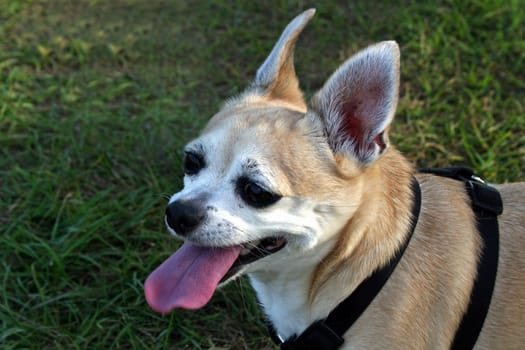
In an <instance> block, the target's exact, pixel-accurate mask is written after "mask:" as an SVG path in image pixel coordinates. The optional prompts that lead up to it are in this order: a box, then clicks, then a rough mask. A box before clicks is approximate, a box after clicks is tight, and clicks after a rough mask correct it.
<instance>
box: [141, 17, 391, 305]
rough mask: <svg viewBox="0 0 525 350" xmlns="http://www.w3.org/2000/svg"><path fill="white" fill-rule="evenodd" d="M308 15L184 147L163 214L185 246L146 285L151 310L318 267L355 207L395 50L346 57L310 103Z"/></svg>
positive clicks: (379, 139)
mask: <svg viewBox="0 0 525 350" xmlns="http://www.w3.org/2000/svg"><path fill="white" fill-rule="evenodd" d="M314 12H315V11H314V10H308V11H306V12H304V13H302V14H301V15H299V16H298V17H296V18H295V19H294V20H293V21H292V22H291V23H290V24H289V25H288V26H287V27H286V29H285V30H284V32H283V34H282V35H281V37H280V39H279V40H278V42H277V43H276V45H275V46H274V48H273V50H272V51H271V53H270V55H269V56H268V58H267V59H266V61H265V62H264V63H263V64H262V66H261V67H260V68H259V69H258V71H257V74H256V77H255V80H254V82H253V83H252V84H251V86H250V87H249V88H248V89H247V90H246V91H245V92H244V93H243V94H242V95H240V96H238V97H236V98H234V99H231V100H230V101H228V102H227V103H226V104H225V106H224V107H223V108H222V110H221V111H220V112H219V113H217V114H216V115H215V116H214V117H213V118H212V119H211V120H210V121H209V123H208V125H207V126H206V128H205V129H204V130H203V132H202V133H201V135H200V136H199V137H197V138H196V139H195V140H193V141H191V142H190V143H189V144H188V145H187V146H186V148H185V159H184V172H185V176H184V188H183V189H182V190H181V191H180V192H178V193H176V194H174V195H173V196H172V197H171V199H170V201H169V204H168V208H167V210H166V216H165V221H166V224H167V226H168V229H169V231H170V232H171V233H172V234H174V235H176V236H178V237H181V238H183V239H184V240H185V244H184V245H183V247H182V248H181V249H180V250H179V251H178V252H177V253H175V254H174V255H172V257H170V258H169V259H168V260H167V261H166V262H165V263H164V264H163V265H161V266H160V267H159V268H158V269H157V270H156V271H155V272H153V273H152V274H151V275H150V277H149V278H148V280H147V281H146V285H145V291H146V298H147V300H148V302H149V304H150V305H151V306H152V307H153V308H154V309H155V310H157V311H160V312H168V311H169V310H171V309H172V308H174V307H183V308H190V309H191V308H198V307H201V306H203V305H204V304H205V303H206V302H207V301H208V300H209V299H210V298H211V295H212V293H213V291H214V290H215V288H216V286H217V284H219V283H221V282H226V281H228V280H231V279H232V278H234V277H235V276H238V275H240V274H242V273H245V272H254V273H257V272H258V271H279V270H280V269H282V268H283V266H286V265H287V264H288V263H289V262H291V261H293V260H294V259H297V258H298V257H299V256H304V255H305V254H307V255H308V256H310V257H313V259H318V260H320V259H321V258H322V252H323V249H322V247H327V246H329V245H330V244H333V241H334V236H336V234H337V233H338V232H339V231H340V230H341V229H342V227H343V226H344V225H345V223H346V222H347V221H348V220H349V218H350V217H352V215H353V213H354V211H355V210H356V208H358V207H359V204H360V201H361V198H362V197H363V193H362V192H363V191H362V186H361V182H362V176H359V175H361V174H362V173H363V172H364V171H365V170H366V169H369V168H370V167H371V166H373V164H374V163H375V161H376V160H377V159H378V158H379V157H381V156H382V155H383V154H384V153H385V151H386V150H387V149H388V146H389V143H388V137H387V129H388V126H389V124H390V122H391V120H392V118H393V114H394V110H395V107H396V104H397V94H398V84H399V83H398V81H399V50H398V47H397V44H395V43H394V42H383V43H379V44H376V45H374V46H371V47H369V48H367V49H365V50H364V51H362V52H360V53H358V54H356V55H355V56H353V57H351V58H350V59H349V60H348V61H346V62H345V63H344V64H343V65H342V66H341V67H340V68H339V69H338V70H337V71H336V72H335V73H334V74H333V75H332V77H331V78H330V79H329V80H328V81H327V83H326V84H325V85H324V87H323V88H322V89H321V90H320V91H319V92H318V93H317V94H316V95H315V96H314V97H313V99H312V101H311V102H310V104H309V105H308V106H307V105H306V103H305V102H304V100H303V96H302V93H301V91H300V90H299V87H298V85H299V84H298V80H297V77H296V75H295V70H294V65H293V49H294V45H295V42H296V40H297V38H298V36H299V33H300V32H301V31H302V29H303V28H304V26H305V25H306V23H307V22H308V21H309V20H310V19H311V17H312V16H313V14H314ZM309 252H310V253H309Z"/></svg>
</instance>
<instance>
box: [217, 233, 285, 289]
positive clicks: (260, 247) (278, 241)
mask: <svg viewBox="0 0 525 350" xmlns="http://www.w3.org/2000/svg"><path fill="white" fill-rule="evenodd" d="M285 245H286V239H285V238H284V237H268V238H264V239H262V240H258V241H254V242H249V243H245V244H242V249H241V251H240V253H239V256H238V257H237V259H236V260H235V261H234V262H233V265H232V266H231V267H230V269H229V270H228V272H226V274H225V275H224V277H223V278H222V279H221V280H220V282H219V283H224V282H226V281H228V280H229V279H230V278H232V277H234V276H235V275H237V273H238V272H239V271H241V270H242V268H243V267H244V266H246V265H248V264H251V263H253V262H255V261H257V260H259V259H262V258H264V257H266V256H268V255H271V254H274V253H277V252H278V251H279V250H281V249H283V248H284V246H285Z"/></svg>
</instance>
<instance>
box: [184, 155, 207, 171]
mask: <svg viewBox="0 0 525 350" xmlns="http://www.w3.org/2000/svg"><path fill="white" fill-rule="evenodd" d="M202 168H204V159H203V158H202V156H200V155H197V154H195V153H186V156H185V157H184V174H186V175H195V174H197V173H198V172H199V171H200V170H201V169H202Z"/></svg>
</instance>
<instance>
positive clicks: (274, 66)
mask: <svg viewBox="0 0 525 350" xmlns="http://www.w3.org/2000/svg"><path fill="white" fill-rule="evenodd" d="M314 14H315V9H309V10H306V11H304V12H303V13H301V14H300V15H299V16H297V17H295V18H294V19H293V20H292V21H291V22H290V23H289V24H288V26H286V28H285V29H284V31H283V33H282V34H281V37H280V38H279V40H278V41H277V43H276V44H275V46H274V47H273V49H272V51H271V52H270V55H269V56H268V57H267V58H266V60H265V61H264V63H263V64H262V65H261V66H260V67H259V69H258V70H257V74H256V76H255V80H254V82H253V85H252V89H255V93H256V94H258V95H264V96H267V97H269V98H270V99H279V100H284V101H286V102H289V103H292V104H294V105H297V106H300V107H301V108H303V109H306V105H305V103H304V100H303V94H302V92H301V90H300V89H299V81H298V80H297V76H296V75H295V68H294V47H295V43H296V42H297V38H298V37H299V34H300V33H301V32H302V30H303V29H304V27H305V26H306V24H307V23H308V21H310V19H311V18H312V17H313V15H314Z"/></svg>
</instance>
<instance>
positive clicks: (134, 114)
mask: <svg viewBox="0 0 525 350" xmlns="http://www.w3.org/2000/svg"><path fill="white" fill-rule="evenodd" d="M316 6H317V9H318V13H317V15H316V17H315V18H314V20H313V21H312V22H311V24H310V25H309V27H308V28H307V30H306V32H305V33H304V35H303V37H302V38H301V39H300V42H299V44H298V48H297V56H296V62H297V71H298V73H299V76H300V77H301V83H302V86H303V88H304V89H305V90H306V93H307V95H311V94H312V93H313V92H315V90H316V89H317V88H319V87H320V86H321V84H322V83H323V82H324V81H325V79H326V78H327V77H328V75H329V74H330V73H331V72H332V71H333V70H335V68H336V67H337V66H338V65H339V64H340V63H342V61H343V60H344V59H345V58H346V57H348V56H349V55H350V54H351V53H352V52H355V51H356V50H358V49H359V48H362V47H364V46H366V45H368V44H370V43H373V42H376V41H380V40H386V39H395V40H397V41H398V42H399V44H400V45H401V50H402V86H401V90H402V94H401V98H400V103H399V108H398V113H397V117H396V118H397V119H396V122H395V125H394V127H393V130H392V132H391V138H392V141H393V142H394V143H395V144H396V145H397V146H398V148H400V149H401V150H402V151H403V152H404V153H405V154H406V155H407V157H408V158H410V159H412V160H413V161H414V162H416V163H417V164H418V165H426V166H444V165H448V164H456V165H457V164H465V165H468V166H471V167H473V168H475V169H476V170H477V171H478V172H479V173H480V174H483V175H484V176H485V177H486V178H487V179H488V180H490V181H494V182H496V181H498V182H504V181H515V180H519V179H521V180H523V179H524V178H525V176H524V175H525V174H524V169H525V168H524V166H523V164H525V106H524V103H525V102H524V101H525V81H524V80H523V72H524V71H525V29H524V28H525V14H524V13H523V11H522V9H523V8H524V7H525V3H524V1H523V0H508V1H507V0H505V1H504V0H499V1H498V0H496V1H493V0H477V1H461V2H456V1H418V2H414V1H408V0H406V1H401V2H393V1H384V2H382V3H380V4H378V3H374V2H370V1H361V0H356V1H353V2H351V3H348V4H346V3H345V2H337V3H336V2H329V1H322V2H320V3H319V4H318V5H316ZM306 7H307V5H305V4H304V2H302V1H291V2H284V1H271V2H264V3H261V2H247V1H246V2H244V1H228V2H222V1H207V2H204V1H195V2H186V1H160V0H155V1H144V0H121V1H112V2H109V1H108V2H104V1H97V0H82V1H80V0H79V1H47V2H46V1H31V0H27V1H23V0H3V1H0V258H1V259H0V269H1V273H0V279H1V282H2V283H1V284H0V323H1V326H0V347H1V348H2V349H35V348H38V349H88V348H89V349H121V348H122V349H166V348H169V349H270V348H272V345H271V342H270V341H269V339H268V337H267V335H266V331H265V329H264V326H263V322H262V318H261V315H260V313H259V311H258V307H257V303H256V301H255V297H254V295H253V292H252V291H251V289H250V288H249V286H248V283H247V282H246V281H245V280H242V281H240V282H238V283H236V284H233V285H230V286H228V287H227V288H225V289H223V290H221V291H219V292H218V293H217V294H216V296H215V297H214V299H213V301H212V302H211V304H209V305H208V306H207V307H206V308H204V309H203V310H200V311H197V312H183V311H177V312H174V313H172V314H171V315H168V316H161V315H157V314H155V313H153V312H152V311H151V310H150V309H149V308H148V307H147V305H146V303H145V301H144V297H143V291H142V288H143V281H144V279H145V278H146V277H147V275H148V273H149V272H150V271H152V269H153V268H154V267H156V266H157V265H158V264H159V263H160V262H161V261H162V260H163V259H164V258H165V257H167V256H168V255H169V254H170V253H171V252H172V251H173V250H174V249H175V247H176V245H177V243H176V242H174V241H173V240H172V239H170V238H169V237H168V235H167V233H166V232H165V230H164V228H163V225H162V222H161V217H162V213H163V210H164V205H165V199H163V195H164V194H171V193H173V192H176V191H177V190H178V189H179V188H180V186H181V164H180V163H181V149H182V146H183V145H184V144H185V143H186V142H187V141H188V140H189V139H191V138H192V137H193V136H195V135H196V134H197V132H198V130H199V129H200V128H201V127H202V126H203V125H204V124H205V123H206V121H207V119H208V118H209V116H210V115H212V114H213V112H214V111H216V109H217V107H218V106H219V105H220V103H221V101H222V100H224V99H225V98H227V97H229V96H231V95H232V94H235V93H237V92H240V91H242V89H243V88H244V86H246V84H247V83H248V81H249V80H250V79H251V78H252V76H253V74H254V72H255V70H256V68H257V67H258V65H259V64H260V63H261V62H262V61H263V60H264V58H265V55H266V54H267V53H268V52H269V50H270V49H271V46H272V45H273V43H274V41H275V40H276V39H277V37H278V35H279V34H280V31H281V30H282V29H283V28H284V26H285V25H286V23H287V22H288V21H289V20H290V19H291V18H292V17H293V16H294V15H295V14H297V13H299V12H300V11H302V10H303V9H305V8H306Z"/></svg>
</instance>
